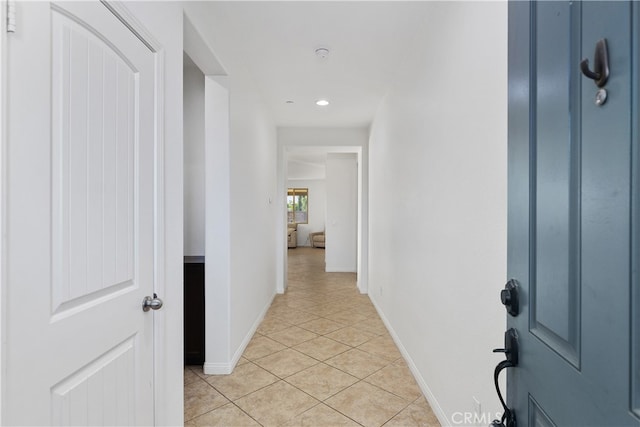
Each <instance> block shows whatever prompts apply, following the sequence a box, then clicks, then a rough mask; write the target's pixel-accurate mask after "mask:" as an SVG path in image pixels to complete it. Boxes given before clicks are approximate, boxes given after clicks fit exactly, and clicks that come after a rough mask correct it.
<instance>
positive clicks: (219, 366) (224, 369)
mask: <svg viewBox="0 0 640 427" xmlns="http://www.w3.org/2000/svg"><path fill="white" fill-rule="evenodd" d="M202 371H203V372H204V373H205V374H207V375H228V374H230V373H231V371H233V368H232V367H231V365H230V364H229V363H211V362H205V364H204V365H202Z"/></svg>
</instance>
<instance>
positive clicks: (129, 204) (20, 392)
mask: <svg viewBox="0 0 640 427" xmlns="http://www.w3.org/2000/svg"><path fill="white" fill-rule="evenodd" d="M17 7H18V10H17V13H18V16H19V17H20V25H19V28H18V30H17V32H16V33H15V34H13V35H10V36H9V37H8V50H9V52H8V54H9V61H8V62H9V66H8V72H9V76H8V82H9V87H10V88H11V90H10V93H9V97H8V103H9V109H8V111H10V118H9V122H10V124H11V126H10V130H9V132H8V143H7V153H8V165H9V167H8V172H7V193H6V195H5V197H6V202H5V203H6V206H7V222H8V227H7V229H8V230H9V233H8V238H7V254H8V255H7V271H8V274H7V276H8V280H7V295H8V298H7V300H8V304H7V315H6V325H7V326H6V328H7V334H6V336H7V342H6V347H5V346H3V348H6V358H5V359H4V360H5V370H6V376H4V377H3V387H4V390H5V393H3V396H4V399H5V401H4V405H3V409H4V411H3V417H4V418H3V420H2V422H3V424H6V425H152V424H153V423H154V418H153V405H154V402H153V395H154V393H153V392H154V390H153V385H154V378H153V333H154V331H153V316H154V314H153V313H154V312H153V311H151V312H147V313H145V312H143V311H142V300H143V298H144V297H145V296H147V295H152V294H153V290H154V276H153V272H154V235H153V229H154V168H155V164H154V162H155V160H154V159H155V157H154V150H155V111H156V108H155V102H156V95H155V88H156V65H155V61H156V58H155V53H154V52H152V51H151V50H149V48H148V47H147V46H146V45H145V44H144V43H143V42H142V41H141V40H140V39H139V37H138V35H137V34H134V33H133V32H132V31H131V30H130V29H129V28H128V27H127V26H126V25H124V24H123V22H122V18H121V17H117V16H116V15H114V13H112V12H111V11H110V10H109V9H108V8H107V7H105V5H104V4H102V3H100V2H70V3H46V2H20V3H18V4H17Z"/></svg>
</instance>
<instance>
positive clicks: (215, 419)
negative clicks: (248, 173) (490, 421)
mask: <svg viewBox="0 0 640 427" xmlns="http://www.w3.org/2000/svg"><path fill="white" fill-rule="evenodd" d="M288 254H289V273H288V274H289V276H288V277H289V288H288V290H287V292H286V294H284V295H277V296H276V298H275V299H274V301H273V304H272V305H271V308H270V309H269V311H268V313H267V315H266V316H265V319H264V320H263V322H262V324H261V325H260V327H259V328H258V330H257V332H256V334H255V335H254V337H253V338H252V340H251V342H250V343H249V345H248V346H247V349H246V350H245V352H244V354H243V356H242V358H241V360H240V361H239V363H238V366H237V367H236V369H235V370H234V372H233V373H232V374H231V375H205V374H204V373H203V372H202V369H201V368H200V367H195V366H193V367H187V368H185V372H184V385H185V416H184V419H185V425H187V426H260V425H263V426H314V427H318V426H358V425H363V426H382V425H385V426H439V423H438V421H437V418H436V417H435V415H434V414H433V412H432V411H431V408H430V407H429V404H428V403H427V401H426V399H425V398H424V397H423V396H422V394H421V391H420V389H419V387H418V385H417V384H416V382H415V380H414V379H413V376H412V375H411V372H410V371H409V368H408V367H407V365H406V363H405V362H404V360H403V358H402V356H401V354H400V352H399V351H398V349H397V348H396V346H395V344H394V342H393V340H392V338H391V337H390V335H389V334H388V332H387V330H386V328H385V326H384V324H383V322H382V321H381V320H380V318H379V317H378V314H377V312H376V310H375V308H374V307H373V305H372V304H371V301H370V300H369V297H368V296H366V295H361V294H360V293H358V291H357V289H356V283H355V282H356V276H355V274H351V273H325V272H324V250H320V249H312V248H306V247H299V248H297V249H293V250H289V251H288Z"/></svg>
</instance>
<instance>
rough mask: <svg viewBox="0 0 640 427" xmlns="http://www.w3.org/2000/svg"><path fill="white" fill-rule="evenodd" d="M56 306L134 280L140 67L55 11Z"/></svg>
mask: <svg viewBox="0 0 640 427" xmlns="http://www.w3.org/2000/svg"><path fill="white" fill-rule="evenodd" d="M52 14H53V16H52V18H53V19H52V39H53V40H52V43H53V45H52V49H53V52H52V72H53V78H52V85H53V87H52V93H53V102H52V104H53V111H52V129H53V135H52V140H53V141H52V142H53V145H52V149H53V152H52V154H53V162H52V177H53V182H52V184H53V199H52V203H53V209H52V212H53V224H54V226H53V247H54V248H56V251H55V252H56V253H55V254H54V255H55V257H56V259H55V260H54V262H53V269H54V272H53V292H52V294H53V309H54V312H56V313H59V312H61V311H64V309H65V308H66V307H73V306H74V303H76V304H77V303H78V302H82V303H83V304H87V303H89V302H91V301H94V300H95V297H96V296H99V297H104V296H105V295H108V294H113V293H114V292H118V291H121V290H122V289H124V288H127V287H131V286H133V285H134V277H133V265H134V260H133V243H134V236H135V230H134V227H133V218H134V215H135V213H134V199H133V190H134V186H135V182H134V177H135V176H136V173H137V171H136V170H135V169H134V161H133V160H134V154H135V151H134V148H135V130H136V129H137V128H138V127H139V123H137V117H139V114H138V112H137V111H136V110H137V104H136V102H135V100H136V99H137V98H138V96H139V89H140V88H139V84H138V79H137V74H138V73H137V72H136V70H135V69H132V67H131V65H130V64H129V63H127V62H126V60H125V59H124V58H122V57H121V56H120V53H119V52H117V51H115V50H114V49H113V47H111V46H109V44H107V43H106V42H105V41H103V40H101V39H99V38H98V37H96V36H95V35H94V33H92V32H91V31H90V30H89V29H87V28H85V27H83V26H81V25H79V24H78V23H76V22H75V21H74V20H72V19H71V18H69V17H67V16H65V15H63V14H62V13H60V12H57V11H55V10H54V11H53V12H52Z"/></svg>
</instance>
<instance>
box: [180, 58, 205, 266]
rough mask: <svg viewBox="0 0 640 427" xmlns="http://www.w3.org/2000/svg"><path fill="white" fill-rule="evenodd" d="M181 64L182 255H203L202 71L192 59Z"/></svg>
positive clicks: (186, 59)
mask: <svg viewBox="0 0 640 427" xmlns="http://www.w3.org/2000/svg"><path fill="white" fill-rule="evenodd" d="M185 63H186V65H185V67H184V76H183V78H184V80H183V87H184V111H183V114H184V141H183V143H184V255H185V256H204V236H205V192H204V188H205V186H204V182H205V173H204V171H205V168H204V74H202V71H200V69H199V68H198V67H197V66H196V65H195V64H194V63H193V62H191V59H190V58H188V57H186V58H185Z"/></svg>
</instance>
